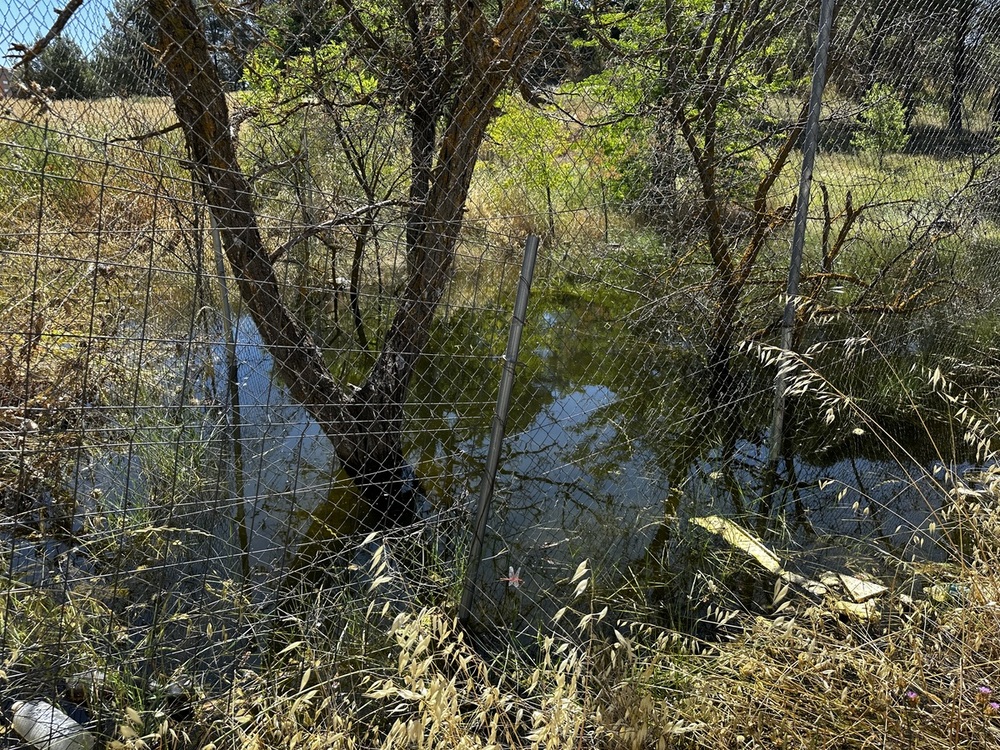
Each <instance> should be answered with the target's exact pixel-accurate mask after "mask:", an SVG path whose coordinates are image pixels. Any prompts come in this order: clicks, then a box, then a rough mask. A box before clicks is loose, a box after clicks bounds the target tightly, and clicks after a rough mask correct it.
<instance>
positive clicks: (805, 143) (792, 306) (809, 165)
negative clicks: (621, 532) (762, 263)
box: [761, 0, 834, 523]
mask: <svg viewBox="0 0 1000 750" xmlns="http://www.w3.org/2000/svg"><path fill="white" fill-rule="evenodd" d="M833 6H834V0H821V4H820V11H819V33H818V34H817V37H816V57H815V59H814V61H813V77H812V89H811V90H810V92H809V112H808V114H807V116H806V128H805V132H804V133H803V136H802V172H801V173H800V175H799V195H798V198H797V199H796V202H795V228H794V232H793V234H792V248H791V249H792V252H791V259H790V261H789V264H788V286H787V287H786V300H785V311H784V315H783V316H782V319H781V354H782V356H781V357H780V358H779V360H778V372H777V374H776V375H775V376H774V407H773V409H772V412H771V434H770V440H769V444H768V451H767V466H766V468H765V475H764V492H763V496H762V498H761V502H762V503H763V504H764V505H762V507H766V508H767V509H768V510H769V509H770V507H771V493H773V492H774V489H775V486H776V485H777V474H778V463H779V462H780V461H781V450H782V442H783V440H784V431H785V390H786V387H787V383H786V374H787V371H786V363H787V357H788V356H789V354H790V352H791V351H792V338H793V334H794V332H795V310H796V307H797V302H798V294H799V276H800V272H801V268H802V249H803V246H804V245H805V241H806V221H807V219H808V217H809V189H810V187H811V186H812V172H813V165H814V164H815V163H816V147H817V144H818V142H819V111H820V107H821V106H822V103H823V88H824V85H825V84H826V58H827V51H828V50H829V48H830V36H831V32H832V28H833ZM763 522H764V520H763V519H762V523H763Z"/></svg>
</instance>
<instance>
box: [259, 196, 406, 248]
mask: <svg viewBox="0 0 1000 750" xmlns="http://www.w3.org/2000/svg"><path fill="white" fill-rule="evenodd" d="M408 205H409V201H401V200H385V201H379V202H378V203H373V204H371V205H368V206H361V208H357V209H355V210H354V211H351V212H350V213H348V214H341V215H340V216H337V217H335V218H333V219H327V220H326V221H322V222H320V223H319V224H316V225H315V226H311V227H309V228H308V229H306V230H305V231H304V232H302V233H300V234H298V235H296V236H295V237H293V238H292V239H290V240H288V242H286V243H284V244H283V245H281V246H280V247H278V249H277V250H275V251H274V252H273V253H271V257H270V260H271V262H272V263H274V262H275V261H277V260H278V259H279V258H281V257H282V256H283V255H284V254H285V253H287V252H288V251H289V250H291V249H292V248H293V247H295V246H296V245H298V244H299V243H301V242H305V241H306V240H307V239H309V238H310V237H314V236H315V235H317V234H319V233H320V232H323V231H325V230H327V229H333V228H334V227H340V226H343V225H345V224H350V223H351V222H353V221H357V220H358V219H359V218H361V217H362V216H364V215H365V214H369V213H371V212H372V211H377V210H378V209H380V208H385V207H386V206H408Z"/></svg>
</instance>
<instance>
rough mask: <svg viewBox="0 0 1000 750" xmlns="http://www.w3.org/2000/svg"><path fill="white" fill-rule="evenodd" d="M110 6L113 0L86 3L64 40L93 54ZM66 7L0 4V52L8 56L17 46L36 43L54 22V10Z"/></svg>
mask: <svg viewBox="0 0 1000 750" xmlns="http://www.w3.org/2000/svg"><path fill="white" fill-rule="evenodd" d="M111 3H112V0H84V2H83V5H81V6H80V8H79V9H77V11H76V13H74V14H73V17H72V18H71V19H70V21H69V23H68V24H66V28H65V29H63V36H67V37H70V38H72V39H73V41H75V42H76V43H77V44H79V45H80V47H82V48H83V51H84V52H86V53H88V54H89V53H90V52H92V51H93V49H94V47H95V46H96V44H97V42H98V41H99V40H100V38H101V35H102V34H103V33H104V30H105V29H106V28H107V26H108V10H109V9H110V8H111ZM64 5H65V2H63V0H42V1H41V2H38V1H37V0H0V52H2V54H4V55H6V54H7V53H8V52H9V51H10V45H11V44H14V43H20V44H32V43H34V42H35V40H36V39H38V37H40V36H42V35H44V34H45V32H46V31H48V30H49V27H51V26H52V24H53V23H54V22H55V20H56V12H55V9H56V8H62V7H64ZM0 64H3V65H9V64H10V58H4V59H3V61H2V62H0Z"/></svg>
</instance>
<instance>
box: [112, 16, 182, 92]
mask: <svg viewBox="0 0 1000 750" xmlns="http://www.w3.org/2000/svg"><path fill="white" fill-rule="evenodd" d="M108 21H109V22H110V24H109V27H108V30H107V31H106V32H105V33H104V36H103V37H102V38H101V41H100V42H99V43H98V45H97V49H96V51H95V53H94V70H95V73H96V75H97V77H98V78H99V81H100V88H101V91H102V93H104V94H106V95H119V96H125V95H139V96H162V95H164V94H166V93H167V84H166V80H165V79H164V76H163V72H162V71H161V70H160V69H159V66H158V65H157V61H156V56H155V52H154V50H155V49H156V45H157V43H158V39H159V37H158V34H159V31H158V29H157V26H156V23H155V22H154V21H153V19H152V18H151V17H150V15H149V12H148V11H147V10H146V3H145V1H144V0H115V2H114V5H113V6H112V9H111V11H110V12H109V13H108Z"/></svg>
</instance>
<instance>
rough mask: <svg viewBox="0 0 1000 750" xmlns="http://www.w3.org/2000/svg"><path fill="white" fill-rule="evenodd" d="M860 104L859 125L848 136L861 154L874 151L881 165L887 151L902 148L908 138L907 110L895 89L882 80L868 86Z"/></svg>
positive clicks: (880, 165)
mask: <svg viewBox="0 0 1000 750" xmlns="http://www.w3.org/2000/svg"><path fill="white" fill-rule="evenodd" d="M862 106H863V109H862V111H861V114H860V115H858V124H859V127H858V129H857V131H855V133H854V136H853V137H852V138H851V145H852V146H854V147H855V148H856V149H857V150H858V151H860V152H862V153H866V154H874V155H875V156H876V157H877V158H878V165H879V167H880V168H881V167H882V166H883V165H884V163H885V156H886V154H888V153H890V152H893V151H902V150H903V149H904V148H906V143H907V141H909V140H910V136H909V134H908V133H907V132H906V111H905V109H904V108H903V102H902V101H901V100H900V98H899V96H898V95H897V94H896V92H895V91H894V90H893V89H892V87H891V86H887V85H886V84H884V83H876V84H875V85H874V86H872V87H871V88H870V89H868V93H867V94H865V98H864V99H863V100H862Z"/></svg>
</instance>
